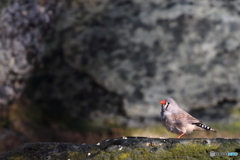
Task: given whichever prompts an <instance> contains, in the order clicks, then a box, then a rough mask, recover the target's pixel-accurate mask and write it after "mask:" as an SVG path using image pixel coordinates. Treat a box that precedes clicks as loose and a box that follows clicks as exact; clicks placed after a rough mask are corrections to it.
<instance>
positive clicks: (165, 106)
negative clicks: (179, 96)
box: [163, 102, 169, 110]
mask: <svg viewBox="0 0 240 160" xmlns="http://www.w3.org/2000/svg"><path fill="white" fill-rule="evenodd" d="M168 105H169V103H168V102H166V103H165V104H164V105H163V108H164V110H167V108H168Z"/></svg>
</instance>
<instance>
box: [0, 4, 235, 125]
mask: <svg viewBox="0 0 240 160" xmlns="http://www.w3.org/2000/svg"><path fill="white" fill-rule="evenodd" d="M36 2H37V1H29V0H27V1H23V2H22V3H19V2H18V1H12V3H10V4H9V6H8V7H9V8H12V9H9V11H8V10H7V7H6V9H5V12H3V13H2V23H3V24H2V26H7V27H5V30H6V32H2V34H3V33H4V36H5V37H7V38H10V40H9V41H13V42H14V43H9V44H8V43H6V44H7V45H4V47H3V44H4V43H3V42H4V41H6V42H7V39H6V40H5V39H2V41H3V42H1V45H2V48H3V49H2V51H1V53H0V56H2V57H7V58H5V59H4V61H7V62H8V63H6V65H5V66H4V65H2V64H3V63H0V65H1V67H2V66H3V69H1V71H0V72H1V73H0V75H1V77H0V86H1V87H0V94H1V95H2V98H1V102H2V103H1V104H8V102H12V101H13V100H14V99H15V98H16V97H17V96H15V95H19V94H21V93H22V91H23V85H22V84H24V83H22V82H25V78H26V77H28V76H29V75H31V79H30V80H29V82H28V84H27V86H26V88H25V90H24V93H23V94H24V96H26V97H27V99H29V100H30V101H31V102H32V103H33V106H34V105H35V106H40V107H41V108H42V109H43V111H44V115H46V116H48V117H51V118H53V119H54V118H55V119H62V117H66V116H69V117H73V118H75V119H76V118H79V117H80V118H82V119H84V120H86V121H94V122H95V123H96V125H97V126H101V127H102V126H105V122H106V121H108V120H109V119H110V120H112V121H113V122H114V124H117V125H119V124H121V125H122V124H124V125H129V124H128V122H129V121H131V120H133V121H134V123H132V124H133V125H131V126H139V125H143V122H148V121H149V120H148V119H152V120H153V121H155V120H156V117H159V112H160V105H159V104H158V101H160V100H162V99H164V98H166V97H173V98H174V99H175V100H176V101H177V102H178V103H179V104H180V106H181V107H182V108H183V109H185V110H187V111H190V113H191V114H192V115H194V116H196V117H197V118H198V119H201V120H203V121H211V122H213V121H214V120H215V121H217V122H219V121H220V120H221V121H222V122H228V121H233V120H235V119H234V118H233V116H232V112H231V110H232V109H233V108H234V107H236V106H237V105H238V103H239V98H238V97H239V93H240V87H239V86H240V81H239V77H240V72H239V70H240V63H239V59H240V57H239V54H238V52H239V48H240V47H239V46H240V41H239V37H238V36H236V35H239V32H240V29H239V28H240V18H239V16H238V13H239V8H240V7H239V4H238V3H237V2H236V1H231V2H226V1H220V0H213V1H211V2H205V1H192V0H182V1H162V0H161V1H155V0H150V1H144V0H116V1H107V0H101V1H96V2H95V1H93V2H91V3H90V2H85V1H81V2H79V1H76V0H71V1H66V0H62V1H58V2H56V1H47V2H45V1H43V2H44V3H46V4H44V5H43V6H51V7H49V8H51V9H49V10H48V9H47V8H48V7H46V8H44V7H43V10H41V9H42V8H41V7H42V6H40V9H39V8H38V7H39V5H37V4H36ZM24 4H29V5H24ZM26 6H28V8H24V7H26ZM54 6H55V7H54ZM14 7H15V8H14ZM21 9H22V10H21ZM26 9H28V10H27V13H28V12H33V14H27V15H26V16H24V14H25V11H26ZM44 9H46V10H44ZM7 11H8V12H7ZM12 11H14V12H13V13H19V16H20V18H19V19H18V20H16V21H14V20H13V17H14V16H13V15H12V14H10V13H12ZM47 11H49V12H47ZM51 11H53V12H51ZM55 11H56V12H55ZM50 13H54V14H52V15H49V14H50ZM31 15H35V16H34V18H33V17H31ZM49 17H50V18H49ZM9 20H11V21H9ZM10 22H15V23H10ZM46 24H50V25H51V29H50V33H51V34H44V33H45V32H44V31H43V30H44V29H43V28H44V26H45V25H46ZM30 26H31V27H32V30H27V29H28V27H30ZM24 27H25V28H24ZM42 27H43V28H42ZM19 28H20V30H19V32H16V31H18V29H19ZM3 29H4V28H3ZM48 29H49V28H48ZM25 30H26V32H24V31H25ZM20 31H21V32H20ZM5 34H6V35H5ZM10 35H11V36H10ZM41 35H44V36H45V35H47V37H48V38H49V37H50V38H49V39H47V38H46V37H43V39H47V40H46V41H44V42H43V43H40V42H38V40H39V38H42V37H41ZM28 36H29V37H30V38H29V39H24V37H25V38H26V37H28ZM18 39H20V41H19V40H18ZM22 39H24V40H25V41H23V40H22ZM21 40H22V41H21ZM14 48H17V49H18V50H14ZM14 52H16V53H18V54H17V55H18V56H14ZM30 55H31V56H30ZM0 59H2V58H0ZM36 59H40V61H41V65H39V66H37V67H36V66H35V65H33V64H35V61H36ZM17 60H19V63H17V62H18V61H17ZM10 62H11V63H10ZM32 69H35V70H34V72H32V73H30V71H31V70H32ZM12 71H13V72H12ZM20 71H21V74H20ZM226 110H228V111H229V112H226ZM219 111H220V113H219ZM55 116H56V117H55ZM65 119H66V118H65ZM236 119H238V118H236Z"/></svg>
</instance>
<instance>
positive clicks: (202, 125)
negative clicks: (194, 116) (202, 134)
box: [193, 123, 217, 132]
mask: <svg viewBox="0 0 240 160" xmlns="http://www.w3.org/2000/svg"><path fill="white" fill-rule="evenodd" d="M193 124H195V125H196V126H198V127H200V128H203V129H205V130H208V131H213V132H217V131H216V130H214V129H212V128H211V127H208V126H206V125H205V124H203V123H193Z"/></svg>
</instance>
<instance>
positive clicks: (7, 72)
mask: <svg viewBox="0 0 240 160" xmlns="http://www.w3.org/2000/svg"><path fill="white" fill-rule="evenodd" d="M4 2H5V1H4ZM1 3H3V2H1ZM5 3H6V2H5ZM5 3H4V4H5ZM7 4H8V5H5V6H4V7H3V11H2V13H1V19H0V28H1V33H0V34H1V39H0V68H1V69H0V108H3V107H6V106H9V105H10V104H12V102H13V101H14V100H16V98H18V97H19V96H20V95H21V94H22V92H23V89H24V86H25V82H26V80H27V79H28V78H29V77H30V76H31V74H32V73H31V72H32V70H34V68H35V65H36V64H37V63H40V61H41V59H42V54H43V50H44V46H43V45H42V41H43V37H44V36H43V35H44V34H47V33H48V31H49V29H50V26H49V24H50V23H49V22H50V21H51V15H52V14H53V12H51V13H50V11H52V10H51V9H52V8H51V5H50V4H48V6H44V5H43V4H42V5H39V4H37V3H36V2H35V1H23V0H21V1H17V0H11V1H9V3H7Z"/></svg>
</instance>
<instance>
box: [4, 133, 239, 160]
mask: <svg viewBox="0 0 240 160" xmlns="http://www.w3.org/2000/svg"><path fill="white" fill-rule="evenodd" d="M239 147H240V139H223V138H217V139H161V138H147V137H121V138H116V139H108V140H105V141H103V142H99V143H97V144H72V143H53V142H46V143H27V144H23V145H21V146H19V147H18V148H16V149H14V150H12V151H9V152H7V153H3V154H1V155H0V158H1V159H5V160H8V159H9V160H10V159H24V160H59V159H71V160H79V159H94V160H98V159H106V160H108V159H132V160H135V159H210V158H211V157H214V158H221V159H223V158H225V159H227V158H237V157H238V156H239V155H238V154H239V153H238V152H239V151H240V150H239ZM229 153H231V154H229ZM236 156H237V157H236Z"/></svg>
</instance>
